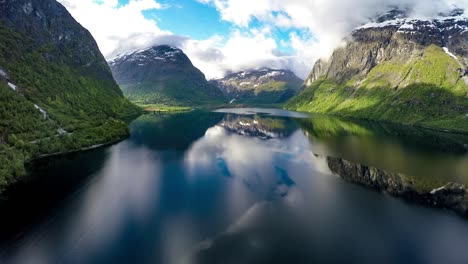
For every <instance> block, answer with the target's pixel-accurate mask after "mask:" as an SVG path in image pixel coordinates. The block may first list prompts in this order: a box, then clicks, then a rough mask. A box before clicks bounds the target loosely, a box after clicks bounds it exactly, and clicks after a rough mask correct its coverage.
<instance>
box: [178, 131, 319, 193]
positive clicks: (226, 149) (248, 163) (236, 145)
mask: <svg viewBox="0 0 468 264" xmlns="http://www.w3.org/2000/svg"><path fill="white" fill-rule="evenodd" d="M310 155H311V152H310V151H309V145H308V144H307V139H306V138H305V137H304V136H303V135H302V133H300V131H296V132H295V133H293V134H292V135H291V136H290V137H289V138H285V139H270V140H261V139H259V138H254V137H245V136H240V135H237V134H233V133H229V132H228V131H227V130H226V129H225V128H223V127H221V126H215V127H212V128H209V129H208V130H207V131H206V134H205V136H204V137H203V138H201V139H200V140H198V141H196V142H195V143H194V144H193V145H192V146H191V148H190V149H189V150H188V151H187V153H186V156H185V162H186V165H187V167H188V169H189V174H192V175H193V174H195V173H197V172H198V171H200V169H201V168H204V169H218V170H219V169H222V170H223V171H228V172H229V176H233V177H235V178H238V179H241V180H243V181H244V182H245V183H246V184H247V185H254V186H272V185H276V183H277V182H278V180H282V179H281V177H282V176H281V175H280V174H279V171H278V170H277V169H276V167H275V166H276V165H275V164H276V163H277V161H278V160H280V159H287V160H288V161H290V162H306V163H309V162H310ZM272 176H273V177H272ZM275 176H276V177H275Z"/></svg>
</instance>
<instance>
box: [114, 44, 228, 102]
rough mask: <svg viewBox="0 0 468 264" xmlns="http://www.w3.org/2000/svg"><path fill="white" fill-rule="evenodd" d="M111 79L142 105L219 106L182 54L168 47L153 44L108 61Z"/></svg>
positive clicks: (216, 96) (216, 93)
mask: <svg viewBox="0 0 468 264" xmlns="http://www.w3.org/2000/svg"><path fill="white" fill-rule="evenodd" d="M109 65H110V67H111V70H112V72H113V74H114V78H115V80H116V81H117V83H118V84H119V85H120V87H121V89H122V90H123V92H124V94H125V95H126V96H127V97H128V98H130V99H131V100H137V101H140V102H141V101H144V102H145V103H162V104H172V105H173V104H177V105H190V106H194V105H201V104H203V103H222V102H223V100H224V98H223V95H222V93H221V91H219V90H218V89H217V88H216V87H214V86H213V85H210V84H209V83H208V82H207V80H206V78H205V75H204V74H203V73H202V72H201V71H200V70H199V69H197V68H196V67H195V66H194V65H193V64H192V62H191V61H190V59H189V58H188V57H187V55H185V53H184V52H183V51H182V50H181V49H179V48H177V47H175V46H171V45H156V46H152V47H149V48H146V49H141V50H137V51H133V52H130V53H128V54H125V55H123V56H118V57H117V58H115V59H114V60H112V61H110V62H109Z"/></svg>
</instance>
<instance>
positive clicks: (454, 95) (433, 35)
mask: <svg viewBox="0 0 468 264" xmlns="http://www.w3.org/2000/svg"><path fill="white" fill-rule="evenodd" d="M346 43H347V44H346V46H344V47H341V48H338V49H336V50H335V51H334V53H333V55H332V56H331V58H330V59H329V60H328V61H324V60H319V61H317V63H316V64H315V67H314V69H313V70H312V72H311V74H310V76H309V77H308V78H307V79H306V81H305V84H306V86H307V89H305V90H304V91H303V92H302V93H301V94H300V95H298V96H297V97H295V98H294V99H292V100H291V101H290V102H289V103H288V105H287V108H289V109H297V110H303V111H310V112H321V113H333V114H338V115H344V116H355V117H360V118H366V119H375V120H385V121H392V122H399V123H406V124H416V125H420V126H429V127H434V128H440V129H449V130H455V131H463V132H468V70H467V69H468V68H467V65H468V49H467V48H466V47H467V46H468V19H467V17H466V16H465V15H464V11H463V10H460V9H457V10H454V11H453V12H451V13H449V14H439V16H438V17H437V18H433V19H413V18H409V17H408V16H407V12H406V11H404V10H392V11H390V12H389V13H387V14H385V15H383V16H381V17H379V18H376V19H375V20H374V21H372V22H370V23H368V24H365V25H362V26H360V27H358V28H356V29H355V30H354V31H353V32H352V34H351V35H350V36H349V37H348V38H347V39H346Z"/></svg>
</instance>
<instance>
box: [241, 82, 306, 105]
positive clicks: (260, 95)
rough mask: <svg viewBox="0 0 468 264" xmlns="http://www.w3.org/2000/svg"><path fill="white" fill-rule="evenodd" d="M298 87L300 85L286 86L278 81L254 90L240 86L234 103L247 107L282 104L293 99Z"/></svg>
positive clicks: (286, 84)
mask: <svg viewBox="0 0 468 264" xmlns="http://www.w3.org/2000/svg"><path fill="white" fill-rule="evenodd" d="M293 86H294V87H293ZM300 86H301V84H300V83H294V84H288V83H287V82H280V81H270V82H268V83H265V84H262V85H259V86H257V87H255V88H251V87H245V88H243V87H242V86H240V89H239V90H240V92H239V94H238V96H237V98H236V101H235V102H236V103H240V104H247V105H271V104H282V103H284V102H286V101H287V100H288V99H290V98H291V97H293V96H294V95H295V94H296V93H297V92H296V91H297V89H298V87H300Z"/></svg>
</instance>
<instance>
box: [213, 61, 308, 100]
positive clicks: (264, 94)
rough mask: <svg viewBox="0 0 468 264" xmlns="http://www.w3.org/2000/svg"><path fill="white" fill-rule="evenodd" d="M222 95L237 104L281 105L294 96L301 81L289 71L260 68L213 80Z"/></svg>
mask: <svg viewBox="0 0 468 264" xmlns="http://www.w3.org/2000/svg"><path fill="white" fill-rule="evenodd" d="M212 83H213V84H215V85H216V86H218V87H219V89H221V91H222V92H223V93H224V95H225V96H226V97H227V98H229V99H230V100H232V101H234V100H235V101H236V102H237V103H251V104H256V103H270V104H271V103H281V102H284V101H286V100H287V99H289V98H291V97H292V96H293V95H295V94H296V93H297V92H298V91H299V89H300V88H301V86H302V83H303V80H301V79H300V78H299V77H297V76H296V75H295V74H294V73H293V72H291V71H290V70H284V69H270V68H261V69H256V70H244V71H240V72H235V73H230V74H228V75H226V77H224V78H221V79H217V80H213V81H212Z"/></svg>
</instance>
